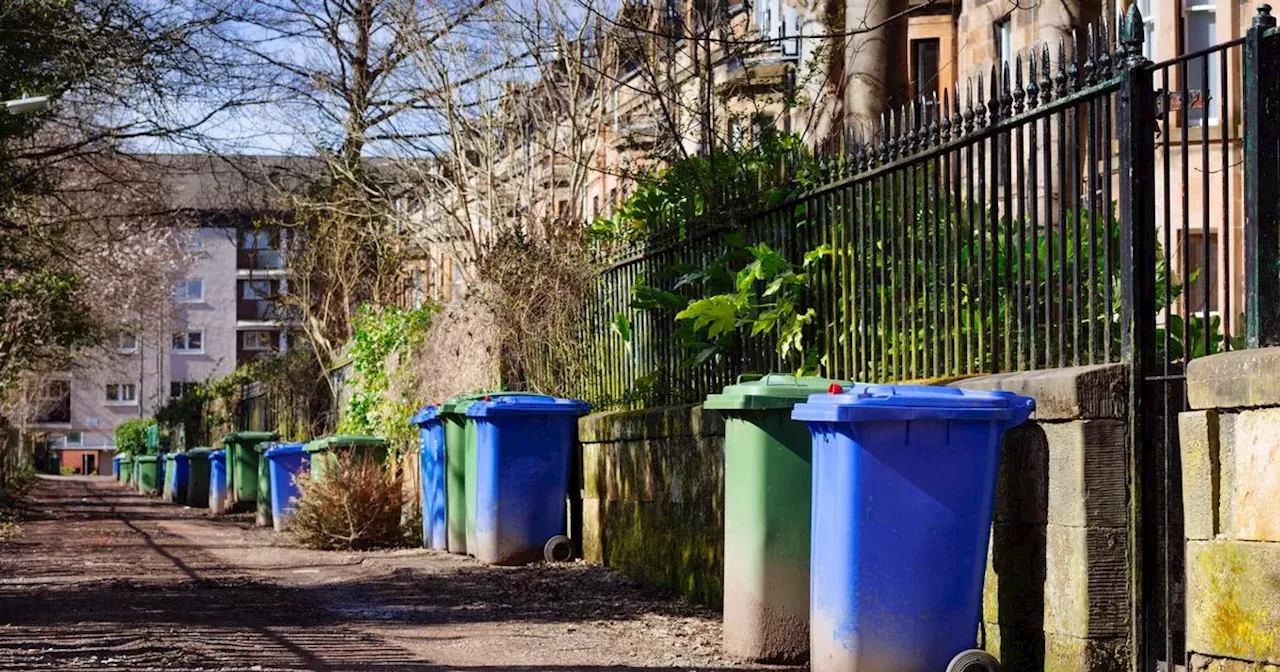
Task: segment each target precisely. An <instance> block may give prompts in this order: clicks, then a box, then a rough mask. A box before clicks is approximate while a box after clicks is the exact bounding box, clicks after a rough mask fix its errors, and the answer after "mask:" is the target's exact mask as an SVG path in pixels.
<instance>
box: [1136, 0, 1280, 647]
mask: <svg viewBox="0 0 1280 672" xmlns="http://www.w3.org/2000/svg"><path fill="white" fill-rule="evenodd" d="M1134 5H1135V6H1134V7H1131V8H1130V12H1129V14H1128V15H1127V16H1126V19H1125V22H1124V26H1123V28H1122V31H1121V32H1122V41H1123V42H1125V44H1126V46H1127V53H1128V54H1129V58H1130V59H1131V62H1130V64H1129V65H1130V67H1129V68H1128V69H1126V71H1125V75H1124V81H1123V83H1122V85H1121V88H1120V91H1119V92H1118V99H1117V120H1116V127H1117V134H1118V136H1119V138H1118V139H1119V143H1118V144H1119V149H1120V175H1119V192H1120V209H1121V212H1120V220H1121V238H1122V242H1121V247H1122V249H1121V254H1122V263H1123V264H1124V266H1125V269H1126V271H1127V272H1126V274H1125V276H1124V277H1122V283H1121V284H1122V290H1121V293H1122V323H1123V331H1122V344H1121V353H1122V357H1123V359H1124V360H1125V361H1126V362H1127V363H1129V364H1130V365H1131V376H1132V378H1131V386H1130V388H1131V391H1130V413H1131V416H1132V417H1131V420H1132V421H1131V423H1130V427H1131V429H1130V431H1131V436H1130V446H1131V450H1130V465H1129V466H1130V474H1131V478H1132V482H1131V492H1135V493H1141V496H1140V497H1135V498H1134V499H1133V501H1132V502H1131V511H1130V513H1131V516H1130V517H1131V529H1130V536H1131V538H1132V539H1133V540H1134V547H1133V548H1132V549H1131V551H1132V553H1133V556H1132V557H1133V558H1134V560H1135V563H1134V566H1133V569H1134V571H1135V575H1134V582H1135V583H1134V586H1133V588H1134V598H1135V602H1134V613H1133V614H1132V615H1133V622H1134V623H1135V625H1136V627H1135V633H1134V636H1135V641H1134V652H1135V654H1136V656H1135V657H1136V661H1135V669H1136V670H1138V671H1140V672H1149V671H1153V670H1177V669H1182V668H1183V667H1184V666H1186V665H1187V663H1188V661H1187V652H1186V640H1185V634H1186V633H1185V623H1186V612H1185V607H1186V585H1185V576H1186V573H1185V564H1184V561H1185V549H1186V544H1185V536H1184V530H1183V519H1182V516H1183V510H1182V478H1181V476H1182V474H1181V457H1180V447H1179V438H1178V414H1179V413H1180V412H1182V411H1184V410H1187V409H1188V405H1187V397H1186V377H1185V370H1186V364H1187V362H1189V361H1190V360H1192V359H1194V358H1196V357H1202V356H1205V355H1211V354H1215V353H1218V352H1225V351H1228V350H1232V349H1239V348H1246V347H1259V346H1265V345H1275V344H1278V343H1280V338H1277V336H1276V332H1277V321H1278V319H1280V315H1278V314H1280V303H1278V302H1277V300H1276V299H1277V297H1280V293H1277V285H1278V284H1280V280H1278V278H1280V275H1278V274H1277V268H1278V267H1277V263H1276V262H1277V253H1278V252H1280V237H1277V231H1278V230H1280V227H1278V226H1277V214H1280V208H1278V207H1277V205H1278V199H1277V194H1278V193H1280V192H1278V191H1277V190H1278V189H1280V164H1278V163H1277V161H1278V158H1280V152H1277V138H1278V137H1280V133H1277V130H1276V127H1275V124H1274V120H1275V119H1277V118H1280V117H1277V116H1276V115H1277V114H1278V113H1280V95H1277V89H1278V86H1277V81H1280V78H1277V76H1276V74H1275V73H1276V72H1278V71H1277V70H1276V68H1277V67H1280V56H1278V55H1277V54H1278V53H1280V42H1278V40H1280V37H1278V36H1277V32H1276V29H1275V26H1276V21H1275V19H1274V18H1273V17H1272V16H1271V14H1270V9H1271V8H1270V7H1269V6H1267V5H1262V6H1260V7H1259V9H1258V14H1257V16H1255V17H1254V19H1253V26H1252V28H1251V29H1250V30H1249V32H1248V35H1247V36H1246V37H1244V38H1242V39H1238V40H1233V41H1230V42H1225V43H1222V44H1219V45H1216V46H1214V47H1211V48H1208V49H1205V50H1202V51H1197V52H1193V53H1188V54H1186V55H1183V56H1179V57H1177V58H1175V59H1172V60H1169V61H1164V62H1161V63H1147V62H1145V61H1144V60H1143V59H1141V57H1140V56H1139V55H1138V54H1140V53H1141V52H1140V51H1139V49H1140V47H1141V44H1142V32H1143V25H1142V19H1141V16H1140V15H1139V14H1138V12H1137V9H1136V3H1134ZM1184 20H1185V19H1184ZM1180 32H1183V31H1180ZM1264 73H1270V75H1269V76H1267V75H1265V74H1264ZM1268 120H1270V121H1272V123H1271V124H1267V121H1268Z"/></svg>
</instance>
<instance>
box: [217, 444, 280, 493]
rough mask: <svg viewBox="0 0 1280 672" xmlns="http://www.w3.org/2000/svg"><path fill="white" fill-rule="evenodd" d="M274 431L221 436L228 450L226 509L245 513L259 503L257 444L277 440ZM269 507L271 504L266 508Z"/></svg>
mask: <svg viewBox="0 0 1280 672" xmlns="http://www.w3.org/2000/svg"><path fill="white" fill-rule="evenodd" d="M276 438H277V437H276V433H275V432H232V433H231V434H228V435H226V436H224V437H222V445H223V447H224V448H226V450H227V492H228V494H229V495H230V500H231V501H230V504H229V506H228V509H230V510H233V511H248V510H250V509H252V508H254V507H255V506H256V505H257V502H258V451H257V450H256V448H257V446H258V444H260V443H269V442H271V441H275V440H276ZM270 506H271V504H270V502H268V503H267V507H268V508H269V507H270Z"/></svg>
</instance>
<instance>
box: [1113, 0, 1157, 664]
mask: <svg viewBox="0 0 1280 672" xmlns="http://www.w3.org/2000/svg"><path fill="white" fill-rule="evenodd" d="M1119 31H1120V45H1121V47H1120V50H1121V54H1119V58H1120V59H1121V63H1120V67H1121V68H1122V69H1123V75H1122V80H1121V83H1120V89H1119V92H1118V94H1117V102H1116V135H1117V139H1118V140H1119V145H1120V157H1119V158H1120V174H1119V188H1120V194H1119V196H1120V208H1119V216H1120V298H1121V301H1120V329H1121V331H1120V357H1121V360H1122V361H1123V362H1124V363H1125V364H1127V365H1128V368H1129V423H1128V425H1129V437H1128V444H1129V445H1128V465H1127V466H1128V469H1129V530H1128V537H1129V598H1130V602H1129V608H1130V614H1129V616H1130V621H1129V622H1130V641H1131V644H1132V647H1133V649H1132V651H1133V658H1132V660H1131V661H1130V669H1131V670H1133V671H1134V672H1146V670H1148V669H1149V667H1148V656H1147V643H1146V639H1147V638H1146V632H1145V628H1146V624H1147V618H1146V617H1145V616H1146V604H1145V602H1146V600H1145V599H1144V586H1145V578H1144V576H1143V564H1144V563H1143V558H1144V555H1145V550H1144V549H1145V543H1144V537H1145V536H1146V535H1145V534H1144V533H1145V526H1146V515H1145V507H1146V506H1147V505H1148V502H1147V499H1148V498H1147V497H1146V491H1145V489H1144V485H1143V473H1144V470H1145V468H1146V466H1145V464H1144V459H1143V450H1142V447H1143V446H1144V445H1145V438H1144V437H1145V426H1144V425H1145V418H1146V413H1145V410H1146V409H1145V408H1144V406H1145V404H1144V394H1143V392H1144V387H1145V382H1146V373H1147V369H1148V362H1149V361H1150V360H1151V358H1152V357H1153V356H1154V353H1155V313H1156V308H1155V277H1156V252H1155V246H1156V222H1155V219H1156V217H1155V193H1156V184H1155V132H1156V98H1155V93H1154V92H1153V91H1152V75H1151V68H1150V67H1148V66H1149V65H1150V64H1149V63H1148V62H1147V59H1146V58H1144V57H1143V55H1142V42H1143V27H1142V14H1141V13H1140V12H1139V10H1138V3H1136V2H1134V3H1130V5H1129V9H1128V11H1127V12H1126V13H1125V15H1124V19H1123V20H1122V22H1121V25H1120V26H1119Z"/></svg>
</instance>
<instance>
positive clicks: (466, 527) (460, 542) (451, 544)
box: [439, 394, 484, 553]
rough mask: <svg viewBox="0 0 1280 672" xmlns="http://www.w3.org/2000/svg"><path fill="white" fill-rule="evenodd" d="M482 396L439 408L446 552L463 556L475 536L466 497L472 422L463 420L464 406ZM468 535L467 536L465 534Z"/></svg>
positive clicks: (472, 468) (471, 455)
mask: <svg viewBox="0 0 1280 672" xmlns="http://www.w3.org/2000/svg"><path fill="white" fill-rule="evenodd" d="M483 397H484V395H483V394H461V395H458V396H456V397H454V398H452V399H450V400H448V401H446V402H444V403H443V404H441V405H440V412H439V417H440V419H441V421H442V422H443V423H444V446H445V448H444V453H445V455H444V461H445V484H444V491H445V500H446V505H445V514H446V523H445V528H446V529H447V530H448V538H447V539H446V542H447V546H448V548H449V552H450V553H466V552H467V551H468V550H469V549H470V548H472V547H471V546H468V545H467V542H468V540H469V538H470V539H474V537H475V524H474V521H475V519H476V518H475V502H474V501H473V500H472V498H471V497H469V496H468V492H467V484H468V483H469V482H473V481H469V480H468V475H470V476H471V478H472V479H474V478H475V466H476V461H475V456H476V444H475V421H472V420H468V419H467V415H466V413H467V407H468V406H470V405H471V403H472V402H474V401H476V400H477V399H481V398H483ZM468 532H470V534H468Z"/></svg>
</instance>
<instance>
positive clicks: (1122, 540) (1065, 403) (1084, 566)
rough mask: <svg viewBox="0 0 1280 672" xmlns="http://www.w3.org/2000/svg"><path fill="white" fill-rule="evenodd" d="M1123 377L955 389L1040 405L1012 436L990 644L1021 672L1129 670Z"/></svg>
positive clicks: (1062, 374) (1096, 372) (1003, 471)
mask: <svg viewBox="0 0 1280 672" xmlns="http://www.w3.org/2000/svg"><path fill="white" fill-rule="evenodd" d="M1126 376H1127V372H1126V369H1125V368H1124V367H1123V366H1119V365H1106V366H1089V367H1077V368H1068V369H1054V370H1050V371H1042V372H1033V373H1017V374H1004V375H998V376H988V377H983V378H974V379H969V380H965V381H962V382H960V383H956V385H958V386H961V387H967V388H973V389H987V390H1009V391H1012V392H1017V393H1018V394H1023V395H1027V396H1029V397H1033V398H1034V399H1036V402H1037V404H1036V412H1035V415H1033V416H1032V420H1031V421H1030V422H1028V423H1026V424H1024V425H1022V426H1021V427H1018V428H1015V429H1013V430H1011V431H1010V432H1009V433H1008V434H1006V436H1005V440H1004V444H1003V446H1002V448H1001V455H1000V476H999V479H998V481H997V484H996V506H995V520H994V523H993V524H992V530H991V545H990V551H989V553H990V556H989V558H988V564H987V575H986V582H985V585H984V590H985V592H984V595H983V619H982V620H983V626H982V629H983V633H982V634H983V636H985V641H984V642H983V644H984V645H985V648H986V649H987V650H988V651H991V652H992V653H993V654H995V655H996V656H997V657H999V658H1000V659H1001V661H1002V662H1003V664H1004V665H1005V668H1006V669H1009V670H1018V671H1019V672H1060V671H1062V672H1065V671H1067V670H1071V671H1072V672H1077V671H1081V670H1088V671H1090V672H1106V671H1110V670H1116V671H1119V670H1128V669H1129V604H1130V601H1129V587H1128V584H1129V572H1128V561H1127V558H1128V551H1127V542H1126V539H1127V534H1126V529H1127V522H1126V521H1127V515H1128V514H1127V501H1128V497H1127V492H1128V470H1127V468H1126V464H1127V460H1126V450H1125V445H1126V434H1127V429H1126V426H1127V425H1126V419H1127V415H1126V414H1127V408H1128V405H1127V401H1126V399H1127V394H1128V393H1127V390H1128V387H1127V385H1126V382H1125V381H1126Z"/></svg>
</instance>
